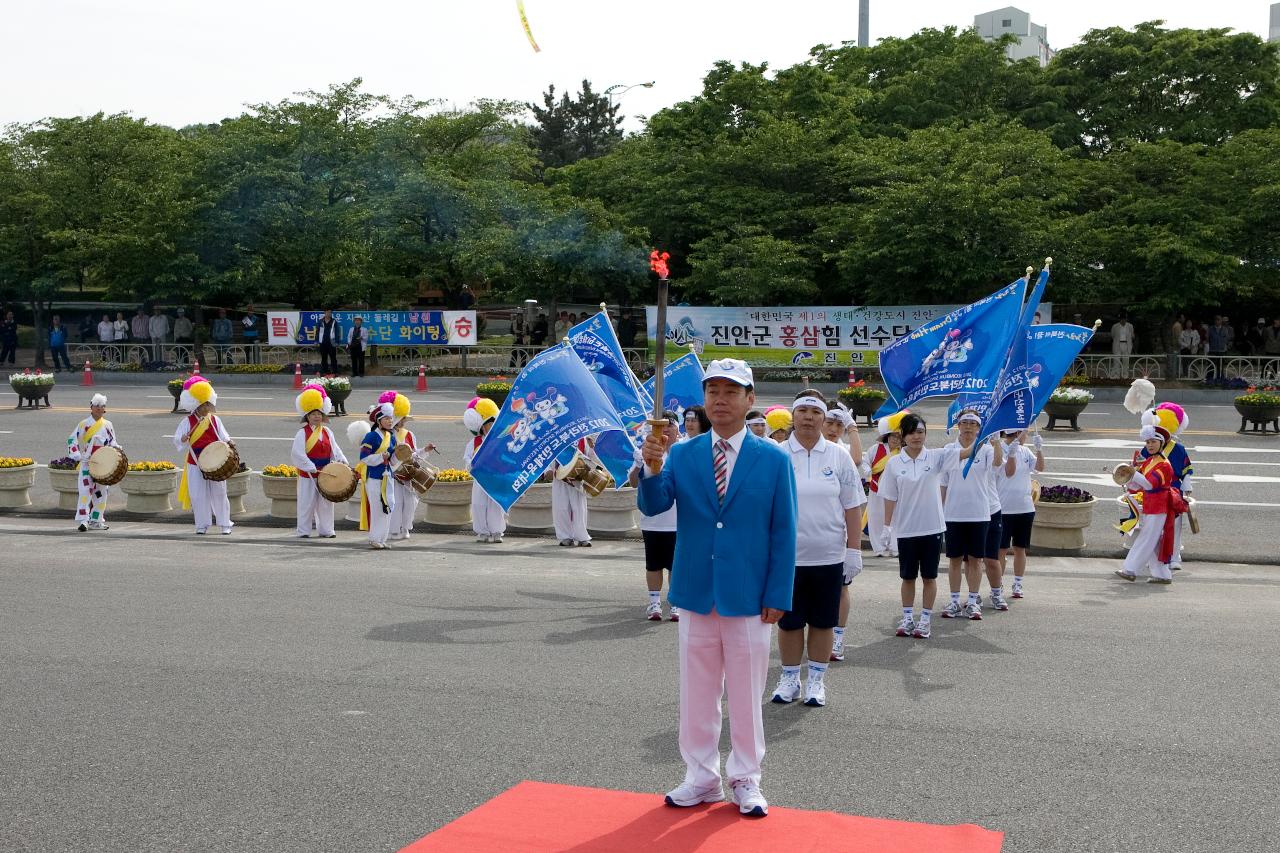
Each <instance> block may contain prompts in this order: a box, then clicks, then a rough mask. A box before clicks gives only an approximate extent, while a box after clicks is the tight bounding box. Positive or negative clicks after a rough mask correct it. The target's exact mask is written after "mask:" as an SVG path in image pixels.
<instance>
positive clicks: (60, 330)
mask: <svg viewBox="0 0 1280 853" xmlns="http://www.w3.org/2000/svg"><path fill="white" fill-rule="evenodd" d="M49 352H51V353H52V354H53V372H54V373H57V372H58V371H59V370H60V369H62V368H63V367H65V368H66V369H67V370H70V369H71V359H70V357H68V356H67V328H66V326H63V325H62V317H60V316H58V315H57V314H54V315H53V325H51V326H50V327H49Z"/></svg>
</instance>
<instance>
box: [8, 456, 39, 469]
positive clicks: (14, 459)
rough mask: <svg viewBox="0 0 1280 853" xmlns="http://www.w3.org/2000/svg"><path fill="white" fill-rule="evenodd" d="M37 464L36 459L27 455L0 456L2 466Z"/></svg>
mask: <svg viewBox="0 0 1280 853" xmlns="http://www.w3.org/2000/svg"><path fill="white" fill-rule="evenodd" d="M34 464H36V460H34V459H28V458H27V457H25V456H0V468H25V467H26V466H28V465H34Z"/></svg>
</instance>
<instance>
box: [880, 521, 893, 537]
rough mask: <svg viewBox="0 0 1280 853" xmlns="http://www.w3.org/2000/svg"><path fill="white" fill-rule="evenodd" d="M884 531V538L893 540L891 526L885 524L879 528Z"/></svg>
mask: <svg viewBox="0 0 1280 853" xmlns="http://www.w3.org/2000/svg"><path fill="white" fill-rule="evenodd" d="M880 529H881V530H883V531H884V538H885V539H888V540H890V541H893V528H892V527H890V526H889V525H887V524H885V525H883V526H882V527H881V528H880Z"/></svg>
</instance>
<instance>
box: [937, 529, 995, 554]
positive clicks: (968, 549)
mask: <svg viewBox="0 0 1280 853" xmlns="http://www.w3.org/2000/svg"><path fill="white" fill-rule="evenodd" d="M988 527H990V522H987V521H948V522H947V556H948V557H981V556H982V555H983V554H985V553H986V550H987V528H988Z"/></svg>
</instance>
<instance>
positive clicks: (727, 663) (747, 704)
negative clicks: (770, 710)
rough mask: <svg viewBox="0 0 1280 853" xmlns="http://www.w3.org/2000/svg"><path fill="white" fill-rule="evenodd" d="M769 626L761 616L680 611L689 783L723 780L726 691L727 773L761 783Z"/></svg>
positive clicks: (683, 727)
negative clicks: (723, 702)
mask: <svg viewBox="0 0 1280 853" xmlns="http://www.w3.org/2000/svg"><path fill="white" fill-rule="evenodd" d="M771 628H772V626H771V625H768V624H767V623H765V622H762V621H760V617H759V616H721V615H719V614H718V613H716V612H715V611H714V610H713V611H712V612H711V614H710V615H709V616H703V615H702V614H700V613H693V612H691V611H688V610H682V611H681V612H680V755H681V757H683V758H684V763H685V766H686V770H685V777H684V778H685V781H686V782H688V783H690V784H692V785H695V786H697V787H699V788H706V787H710V786H712V785H715V784H718V783H719V782H720V725H721V722H722V720H723V715H722V712H721V710H720V699H721V696H723V695H724V694H725V692H726V691H727V692H728V696H729V741H730V746H731V749H730V751H729V760H728V761H726V762H725V765H724V772H725V775H726V776H728V777H729V781H730V782H736V781H738V780H740V779H748V780H750V781H752V782H755V783H756V784H757V785H758V784H760V763H761V762H762V761H763V760H764V717H763V712H762V710H761V704H762V703H763V701H764V691H765V679H766V678H767V677H768V674H769V645H770V638H771V635H772V632H771Z"/></svg>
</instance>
